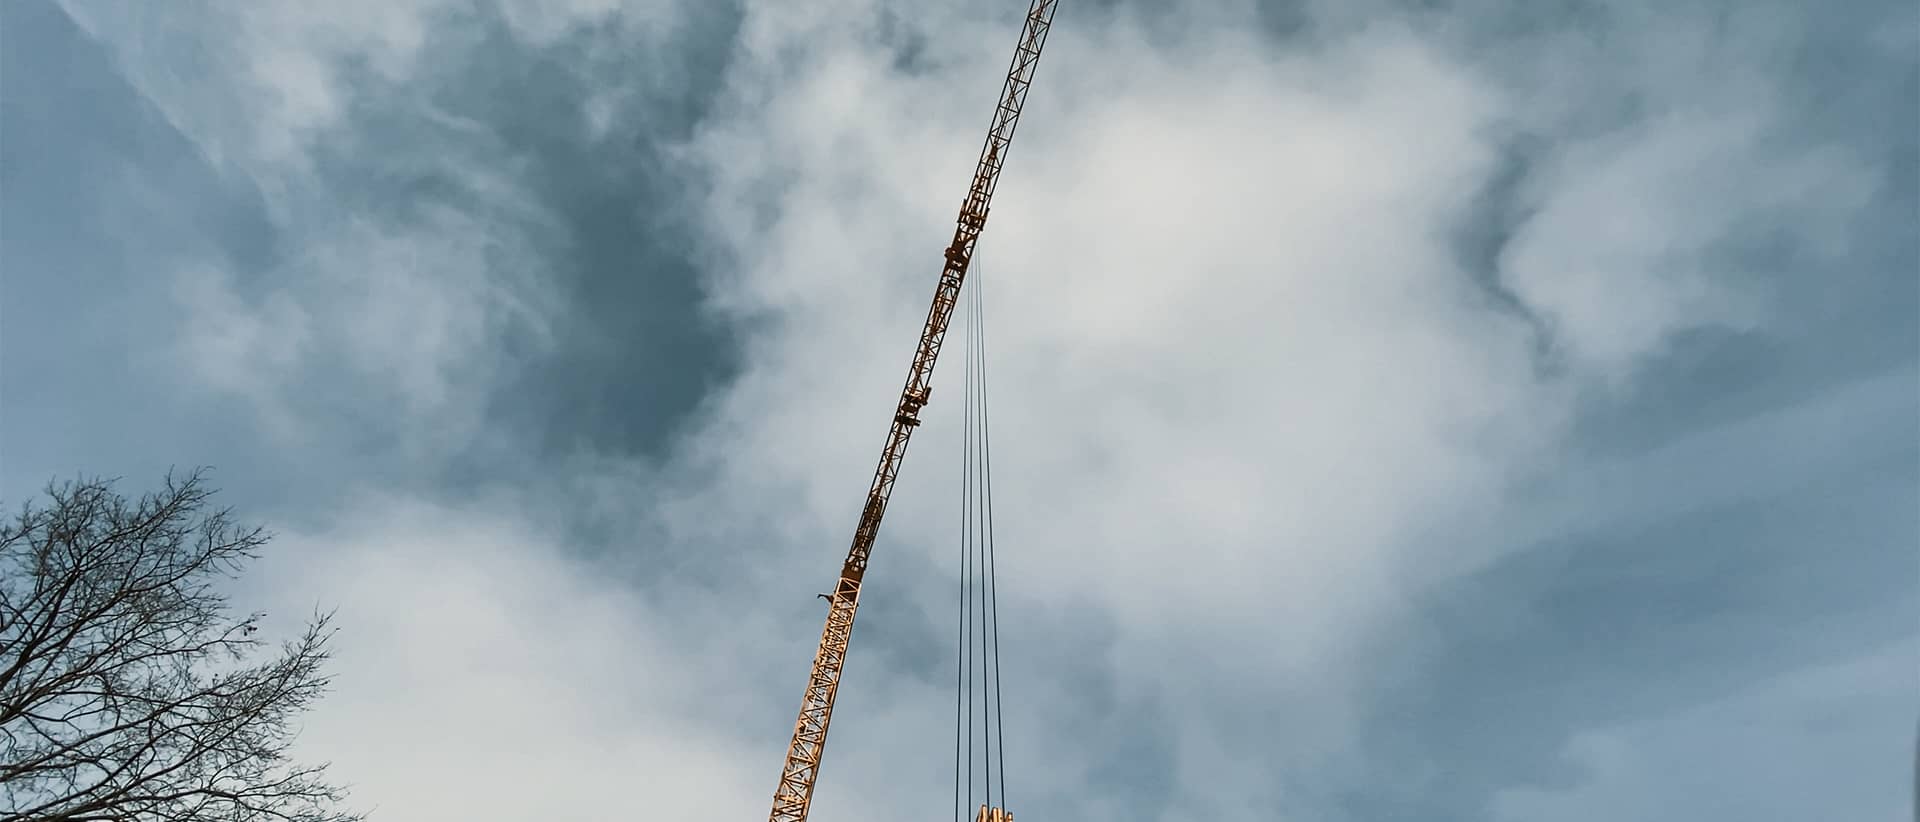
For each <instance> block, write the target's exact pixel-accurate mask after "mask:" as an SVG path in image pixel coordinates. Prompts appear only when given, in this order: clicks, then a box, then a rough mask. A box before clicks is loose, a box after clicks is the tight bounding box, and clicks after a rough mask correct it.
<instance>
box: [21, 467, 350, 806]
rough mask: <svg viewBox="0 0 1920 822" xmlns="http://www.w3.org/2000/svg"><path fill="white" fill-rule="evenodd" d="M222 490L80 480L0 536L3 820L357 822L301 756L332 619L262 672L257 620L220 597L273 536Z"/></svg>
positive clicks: (191, 483) (196, 480)
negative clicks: (122, 488)
mask: <svg viewBox="0 0 1920 822" xmlns="http://www.w3.org/2000/svg"><path fill="white" fill-rule="evenodd" d="M211 493H212V492H211V491H210V490H208V489H207V488H206V487H205V485H204V484H203V482H202V474H201V472H199V471H195V472H193V473H191V474H190V475H188V476H187V477H186V478H184V479H176V478H174V477H172V476H169V477H168V478H167V480H166V482H165V484H164V486H163V487H162V488H161V489H160V490H159V491H157V492H154V493H151V494H147V495H145V496H143V497H141V498H140V499H139V500H137V501H130V500H128V499H126V498H124V497H122V496H120V495H119V494H117V493H115V492H114V490H113V488H112V482H111V481H99V480H93V481H80V482H73V483H67V484H65V485H56V486H53V487H51V488H49V489H48V497H49V500H48V501H47V502H46V503H45V504H43V505H39V506H36V505H33V504H28V505H26V506H24V507H23V508H22V509H21V512H20V514H19V515H18V517H16V518H15V519H14V520H13V521H11V522H6V523H0V822H27V820H34V822H93V821H94V820H126V821H127V822H132V821H133V820H140V821H142V822H144V821H145V820H155V822H157V821H158V820H169V822H214V821H215V820H218V821H219V822H238V821H239V820H249V821H251V820H287V821H288V822H348V820H357V819H359V818H360V817H359V816H357V815H355V814H352V813H349V812H347V811H344V810H340V809H338V808H339V806H340V804H341V802H342V799H343V796H342V792H341V790H340V789H339V788H336V787H334V786H332V785H329V784H328V783H327V782H326V781H325V780H324V776H325V774H324V771H325V765H320V766H302V765H299V764H296V763H294V762H292V761H291V760H290V758H289V757H288V748H289V746H290V744H291V743H292V740H293V727H292V721H293V720H294V719H295V718H296V717H297V716H298V715H299V714H300V713H301V712H302V711H303V710H305V709H306V708H307V707H309V706H310V705H311V704H312V703H313V702H314V700H316V699H317V698H318V697H319V696H320V695H321V693H322V691H324V690H325V688H326V686H327V678H326V677H325V676H324V675H323V674H322V672H321V667H322V664H323V663H324V662H325V661H326V660H327V656H328V652H327V648H326V644H327V640H328V638H329V637H330V635H331V632H330V630H329V629H328V627H327V622H328V617H327V616H326V615H321V616H318V617H316V618H315V619H314V620H313V621H312V622H311V623H310V624H309V625H308V626H307V628H306V630H305V632H304V633H303V634H302V635H301V636H300V637H299V638H298V639H296V640H293V641H291V642H287V643H285V644H284V645H283V646H282V647H281V648H280V649H279V651H278V653H270V654H265V655H264V658H261V657H262V656H263V655H262V653H261V650H262V648H261V646H262V644H263V643H262V642H261V641H260V640H259V639H257V638H255V633H256V632H257V630H258V626H259V621H260V618H261V615H259V614H253V615H249V616H245V617H240V618H234V617H231V616H229V609H228V604H227V600H226V598H225V596H224V595H223V593H222V592H221V590H220V586H221V584H222V583H223V582H225V581H226V580H228V579H231V578H232V577H234V576H235V575H237V573H238V572H239V571H240V569H241V567H242V566H243V565H244V564H245V562H246V561H247V560H249V559H252V558H254V557H255V556H256V553H255V552H256V551H257V549H259V548H260V547H261V546H262V545H264V544H266V542H267V540H268V539H269V537H268V536H267V535H266V534H265V533H264V532H263V531H262V530H261V529H259V528H257V527H254V528H247V527H241V526H238V525H236V524H235V523H234V522H233V521H232V520H231V519H230V517H229V514H228V512H227V511H226V510H224V509H218V510H209V509H208V508H207V502H208V500H209V498H210V496H211Z"/></svg>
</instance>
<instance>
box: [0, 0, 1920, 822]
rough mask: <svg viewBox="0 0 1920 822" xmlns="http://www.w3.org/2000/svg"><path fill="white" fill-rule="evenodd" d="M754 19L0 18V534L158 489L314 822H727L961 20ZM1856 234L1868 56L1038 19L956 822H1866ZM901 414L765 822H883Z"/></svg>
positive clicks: (1685, 9)
mask: <svg viewBox="0 0 1920 822" xmlns="http://www.w3.org/2000/svg"><path fill="white" fill-rule="evenodd" d="M792 5H793V4H779V3H759V2H746V1H745V0H743V1H742V2H728V3H713V2H679V0H625V1H624V2H623V0H569V2H559V3H554V2H545V3H535V2H522V0H497V2H489V3H482V4H469V3H455V2H441V1H440V0H407V1H406V2H384V3H374V2H365V3H357V2H343V3H334V4H325V5H313V4H300V3H279V2H262V3H249V4H233V5H215V4H168V5H164V6H161V5H150V4H132V3H113V2H104V0H103V1H102V2H84V1H83V0H73V2H54V1H53V0H18V2H10V3H8V4H6V6H5V10H4V13H3V15H0V181H3V182H0V287H3V288H4V290H3V291H0V497H4V498H6V499H8V500H15V501H17V500H20V499H22V498H24V497H25V496H27V495H29V494H31V493H33V492H34V491H35V490H37V489H38V488H40V487H41V486H43V485H44V484H45V483H46V481H47V480H49V479H50V478H54V477H67V476H73V475H74V474H76V473H87V474H107V475H117V476H122V477H125V478H126V479H125V481H126V482H127V483H128V485H129V487H130V488H131V487H138V486H140V485H144V484H146V483H149V482H152V481H154V480H156V479H157V478H158V476H159V475H160V474H161V473H162V472H164V471H165V470H166V469H167V468H168V467H169V466H186V465H195V464H211V465H213V466H215V468H216V471H217V473H216V477H217V479H218V482H219V484H220V486H221V487H222V489H223V496H224V497H225V498H226V499H227V501H228V502H230V503H232V504H234V505H236V506H238V507H239V508H240V509H241V510H242V511H243V512H245V513H247V514H249V515H251V516H254V517H256V518H258V519H260V520H263V521H265V522H267V523H268V524H270V525H271V526H272V527H273V528H274V530H275V531H276V532H278V533H279V534H280V537H279V539H278V540H277V541H276V543H275V545H276V546H277V548H276V550H275V551H274V552H273V553H272V554H271V555H270V556H269V557H268V558H267V559H266V561H265V562H263V564H262V565H261V566H260V567H259V568H258V569H257V572H256V573H255V574H253V575H252V576H250V577H249V578H248V579H247V580H246V581H245V584H244V586H243V588H242V589H241V590H240V591H238V592H237V593H236V595H237V596H239V597H240V598H241V599H242V600H244V601H245V602H246V603H247V604H248V605H249V606H250V607H252V606H257V607H261V608H264V609H266V610H268V611H269V613H271V614H275V615H276V616H277V618H281V619H284V620H288V621H289V624H291V621H292V620H297V619H298V618H299V617H300V616H302V615H303V614H305V613H308V612H310V610H311V609H312V608H313V607H315V606H322V607H338V608H339V609H340V611H341V618H342V620H343V622H342V624H343V633H342V634H341V636H340V639H339V643H340V655H339V660H338V661H339V670H340V673H339V676H338V677H337V680H336V681H337V690H336V693H335V694H334V696H333V697H332V698H331V699H330V700H329V701H328V702H327V703H326V704H325V705H324V706H322V707H321V708H320V709H319V710H318V711H317V712H316V713H315V714H314V715H313V716H312V717H310V719H309V722H308V723H307V727H306V733H305V736H304V738H303V742H302V745H303V746H304V747H305V749H306V750H307V751H308V752H309V755H311V756H313V757H315V758H321V759H329V760H331V761H333V762H335V763H336V764H335V768H336V772H337V773H338V775H339V776H341V777H342V778H343V779H344V780H346V781H348V782H351V783H353V784H354V785H355V786H356V797H358V798H359V799H360V801H362V802H363V803H364V804H366V805H367V806H370V807H373V808H375V809H376V810H377V811H379V815H380V816H381V817H384V818H389V819H408V820H414V819H419V820H436V819H448V820H452V819H462V820H466V819H491V818H501V819H512V818H522V817H524V816H528V815H533V814H539V815H542V816H547V817H551V818H568V819H583V820H584V819H614V818H625V817H626V815H627V813H626V810H625V809H626V808H627V807H628V806H629V805H630V803H631V801H632V798H633V796H634V795H635V794H636V790H635V789H636V788H637V789H639V790H638V791H637V792H638V793H641V794H644V795H645V796H646V797H647V800H646V801H647V802H648V804H649V805H650V806H651V807H653V808H655V809H665V810H668V811H670V812H673V813H675V814H677V815H678V816H679V817H683V818H692V819H715V820H718V819H723V818H728V819H731V818H739V817H741V816H742V815H746V816H751V815H752V814H754V813H760V812H763V810H764V806H765V804H766V801H767V798H768V797H769V796H770V795H771V790H772V787H773V783H774V778H775V776H776V775H777V771H778V766H779V759H780V756H781V754H782V752H783V750H784V745H785V741H786V734H787V733H788V732H789V730H790V729H791V723H792V713H793V711H794V710H795V708H796V707H797V699H798V697H799V693H800V688H801V686H802V685H803V683H804V677H805V673H806V666H807V663H808V660H809V658H810V656H811V653H812V648H813V644H814V642H815V641H816V639H817V636H818V630H819V619H820V613H819V610H818V607H817V601H816V600H814V599H813V594H814V593H816V592H817V591H819V590H822V589H823V588H824V586H826V585H828V584H829V583H830V582H831V579H832V575H833V574H834V573H835V572H836V569H837V563H838V561H839V559H840V555H841V554H842V552H843V551H844V548H845V544H846V541H847V538H848V536H849V535H850V533H851V530H852V526H853V523H854V521H855V518H856V516H857V511H858V506H859V504H860V497H861V493H862V491H863V490H864V488H865V483H866V481H867V477H868V473H869V472H870V470H871V463H872V460H873V458H874V456H875V452H876V451H877V450H878V448H879V446H880V444H881V443H880V437H881V434H882V429H883V428H884V426H885V425H886V422H887V415H888V414H889V413H890V412H889V407H890V403H891V402H892V398H893V395H894V393H895V392H896V391H897V389H898V385H897V384H898V381H899V379H900V372H901V370H902V369H903V368H904V367H905V364H906V359H907V357H908V355H909V354H910V353H911V346H912V343H913V340H914V333H915V330H916V326H917V325H918V323H919V322H920V320H921V318H922V317H923V316H924V311H925V306H924V303H925V300H926V299H927V296H928V294H929V293H930V291H931V288H932V283H933V278H934V276H935V274H936V272H937V266H938V264H939V263H938V259H939V248H940V247H941V245H942V244H943V243H944V242H945V234H946V232H947V231H948V230H949V226H950V225H951V220H952V218H953V211H954V209H955V207H956V205H957V203H958V201H959V197H960V195H961V193H962V192H963V190H964V186H965V182H966V176H967V174H968V172H969V171H970V164H971V162H972V159H973V156H974V151H975V150H976V148H977V143H978V140H979V139H980V133H981V131H982V130H983V129H984V128H985V127H986V125H987V118H988V115H989V113H990V110H991V105H992V102H993V99H992V98H993V95H994V93H995V92H996V91H997V89H998V82H999V75H1000V73H1001V72H1002V71H1003V70H1004V67H1005V61H1006V58H1007V53H1008V50H1009V49H1010V48H1011V47H1012V41H1013V35H1014V30H1015V26H1016V25H1017V23H1018V18H1019V15H1020V13H1021V12H1022V10H1023V6H1022V4H987V5H983V4H961V3H919V4H910V3H904V2H890V1H889V0H837V2H833V3H825V4H809V5H808V7H807V8H804V9H802V8H789V6H792ZM1916 225H1920V15H1916V13H1915V11H1914V9H1913V8H1912V5H1911V4H1908V3H1902V2H1896V1H1895V0H1887V1H1886V2H1881V1H1880V0H1859V2H1853V3H1849V4H1844V5H1842V6H1827V7H1822V6H1817V5H1815V4H1812V3H1794V2H1766V3H1738V4H1736V3H1727V2H1682V3H1657V4H1656V3H1640V2H1614V3H1605V4H1601V3H1586V2H1573V1H1572V0H1569V1H1568V2H1556V3H1519V2H1502V1H1500V0H1459V1H1458V2H1452V3H1404V2H1386V0H1380V1H1379V2H1372V1H1369V2H1342V3H1332V2H1315V1H1313V0H1303V1H1302V2H1296V3H1290V4H1280V3H1264V2H1254V0H1241V1H1239V2H1229V3H1219V4H1211V5H1206V6H1204V7H1198V8H1192V7H1182V8H1181V9H1179V10H1175V9H1173V8H1172V7H1169V6H1165V5H1162V4H1153V3H1137V2H1102V3H1085V4H1074V3H1067V4H1063V7H1062V9H1061V11H1060V13H1059V19H1058V26H1057V29H1056V32H1055V35H1054V37H1053V39H1052V40H1051V41H1050V42H1049V46H1048V54H1047V57H1046V59H1045V61H1044V62H1043V65H1042V68H1041V71H1040V77H1039V80H1038V82H1037V85H1036V88H1035V91H1034V92H1033V97H1032V102H1031V105H1030V107H1029V110H1028V117H1027V119H1026V121H1025V122H1024V123H1023V125H1022V129H1021V132H1020V138H1019V142H1018V143H1017V145H1016V147H1015V149H1014V153H1013V156H1012V158H1011V160H1010V165H1009V168H1008V171H1007V176H1006V178H1005V181H1004V183H1003V185H1002V188H1001V191H1000V195H999V199H998V200H997V202H996V208H995V212H994V219H993V222H992V223H991V225H990V227H989V230H988V233H987V235H986V238H985V239H984V240H983V241H982V249H983V251H982V258H981V270H980V272H979V273H980V276H981V277H983V278H984V279H985V280H986V281H987V282H989V283H991V284H992V285H991V291H990V294H992V295H993V297H992V307H991V313H990V315H989V318H988V323H989V324H990V329H991V330H990V333H991V334H992V341H991V351H992V352H993V355H994V357H995V361H994V365H993V372H992V373H993V375H994V385H993V397H994V403H995V411H994V413H995V424H994V426H995V427H994V431H995V435H996V437H995V444H996V446H998V447H996V449H995V452H996V453H995V464H996V468H997V473H996V485H997V486H999V487H998V488H996V491H997V492H998V493H997V494H996V501H1000V500H1005V502H1004V503H1003V504H1002V506H1001V507H1000V509H999V510H998V511H997V513H996V516H997V517H998V523H997V524H998V526H999V527H1000V529H1001V531H1000V534H999V545H1000V546H1002V548H1001V557H1002V569H1001V572H1002V576H1003V585H1004V587H1003V589H1002V593H1003V596H1005V597H1006V599H1005V600H1003V608H1004V610H1003V612H1002V619H1003V623H1004V625H1005V626H1011V627H1014V628H1015V630H1014V631H1013V632H1011V633H1010V635H1009V638H1008V639H1007V641H1006V649H1005V653H1006V654H1007V655H1008V656H1009V659H1008V662H1007V668H1006V673H1005V675H1006V677H1007V685H1008V689H1009V696H1008V702H1007V720H1008V723H1009V729H1008V734H1009V738H1008V754H1009V756H1010V757H1012V761H1013V762H1015V763H1016V773H1017V774H1024V775H1021V776H1018V777H1017V778H1016V779H1014V780H1013V784H1012V786H1011V787H1012V791H1013V796H1014V800H1013V801H1014V803H1015V807H1014V810H1015V812H1016V813H1019V814H1020V815H1021V817H1022V818H1028V817H1031V818H1036V819H1038V818H1092V817H1103V818H1111V819H1123V820H1128V819H1133V820H1242V819H1244V820H1267V819H1280V820H1292V819H1301V820H1305V819H1312V820H1398V819H1430V820H1456V819H1457V820H1496V821H1498V822H1505V820H1521V819H1526V820H1587V819H1601V818H1606V819H1621V818H1634V819H1642V818H1644V819H1665V818H1671V819H1690V820H1691V819H1698V820H1720V819H1726V820H1735V819H1738V820H1783V821H1784V820H1804V819H1816V818H1818V819H1863V820H1864V819H1890V818H1900V817H1902V816H1903V815H1905V814H1907V813H1909V811H1908V810H1907V809H1908V807H1909V805H1910V803H1911V792H1912V788H1913V767H1914V760H1913V750H1914V728H1915V726H1916V721H1920V705H1916V704H1915V700H1914V698H1913V694H1914V693H1915V689H1914V676H1915V674H1916V673H1920V671H1917V670H1916V666H1915V663H1916V661H1920V660H1916V657H1915V645H1914V642H1915V639H1916V633H1917V630H1916V629H1917V628H1920V598H1916V595H1915V594H1916V582H1917V581H1920V580H1917V579H1916V570H1920V569H1916V565H1915V562H1914V560H1915V556H1916V555H1915V549H1916V547H1917V546H1920V510H1917V509H1916V505H1920V438H1916V434H1920V430H1916V420H1920V279H1917V278H1916V277H1915V272H1916V270H1920V230H1916V228H1915V226H1916ZM956 372H957V369H952V370H949V369H943V370H942V371H941V373H940V376H939V378H938V379H937V380H936V382H938V383H940V384H942V385H949V386H950V387H948V388H946V389H944V390H943V392H941V393H944V394H946V395H947V396H949V397H952V398H953V399H949V400H946V401H945V402H941V401H936V402H935V403H934V404H933V405H931V406H929V409H928V412H927V417H928V423H927V425H926V426H925V428H924V429H923V431H922V433H921V434H920V435H919V436H918V437H917V439H916V441H915V445H914V449H913V451H912V453H911V455H910V456H909V458H908V460H907V466H906V469H905V473H904V475H903V479H902V482H901V485H900V488H899V490H898V492H897V494H896V498H895V504H894V507H893V509H892V511H891V512H890V514H889V520H888V526H887V529H886V531H885V533H884V535H883V537H882V540H881V546H880V548H879V550H878V551H877V553H876V559H875V564H874V571H873V573H872V574H871V575H870V576H869V583H870V584H869V586H868V591H867V595H866V599H865V601H864V604H863V609H862V616H861V622H860V625H859V629H858V630H857V632H856V635H855V648H854V651H853V660H852V662H851V663H850V665H849V669H848V679H847V682H846V684H845V685H844V686H843V689H842V693H841V701H840V707H839V710H838V711H837V712H836V716H835V725H834V734H833V741H832V744H831V745H830V748H829V755H828V763H827V765H826V768H825V771H824V775H823V777H822V780H821V786H820V789H819V790H820V792H819V794H818V799H817V802H816V812H817V815H819V816H820V818H840V819H854V820H859V819H883V818H885V819H894V818H903V817H905V816H907V815H909V814H913V813H920V814H927V813H936V814H937V813H945V812H946V809H944V808H942V807H941V805H942V804H943V803H945V802H946V801H947V798H948V797H949V795H950V794H949V790H950V786H949V783H948V782H947V781H946V780H948V779H950V773H951V772H950V770H949V769H950V767H951V763H950V759H949V758H948V757H950V756H951V754H950V753H949V752H948V751H949V747H950V743H951V736H950V734H951V728H950V725H948V724H946V723H948V722H950V714H949V713H947V712H948V711H950V710H951V699H952V694H951V692H950V688H951V679H950V677H951V671H950V670H949V669H948V667H947V666H948V665H949V664H950V663H948V662H947V660H948V659H949V657H950V654H951V647H950V642H951V639H950V637H951V635H952V633H951V626H952V624H953V621H954V620H955V619H956V618H957V615H956V614H954V613H951V610H952V609H951V607H950V604H949V603H950V599H951V597H950V592H951V588H952V586H953V584H954V578H955V574H956V572H957V569H956V568H953V567H950V565H951V562H950V560H949V557H950V554H951V553H952V549H953V545H952V539H953V538H954V533H955V531H956V530H957V529H956V527H955V525H956V523H957V518H958V513H959V512H958V511H956V510H952V508H953V496H954V495H953V494H952V493H951V491H952V490H953V488H952V486H953V484H954V483H957V482H958V481H959V475H958V465H957V462H958V460H957V457H958V455H959V435H960V430H959V426H958V424H957V421H958V414H957V407H958V404H957V397H958V386H957V385H954V383H957V382H958V376H957V373H956ZM943 740H945V741H943Z"/></svg>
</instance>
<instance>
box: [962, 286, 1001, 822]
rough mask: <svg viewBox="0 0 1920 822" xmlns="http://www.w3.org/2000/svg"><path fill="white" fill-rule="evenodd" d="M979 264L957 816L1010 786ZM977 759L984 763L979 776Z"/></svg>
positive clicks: (965, 480) (966, 450) (969, 372)
mask: <svg viewBox="0 0 1920 822" xmlns="http://www.w3.org/2000/svg"><path fill="white" fill-rule="evenodd" d="M974 265H975V274H974V277H973V278H972V279H971V280H969V282H968V286H969V287H968V289H967V291H966V294H965V297H966V299H965V301H964V302H962V303H961V307H962V308H964V309H965V321H964V322H963V323H962V324H961V328H963V329H964V330H965V334H966V345H965V352H966V353H965V357H964V359H965V363H966V365H965V369H966V380H965V388H964V389H963V391H964V396H963V405H964V406H965V413H964V415H963V422H962V430H961V448H962V459H961V503H960V511H961V527H960V569H959V575H960V625H959V628H958V631H957V632H956V633H957V643H956V646H957V647H956V648H955V659H954V685H955V688H954V690H955V693H954V743H953V744H954V763H953V764H954V813H955V819H956V822H958V820H960V819H962V818H963V815H964V814H965V813H966V811H967V809H969V808H971V807H974V806H975V803H974V802H973V801H972V800H973V799H974V791H975V790H976V789H979V790H982V791H983V793H984V797H983V798H984V800H985V802H984V804H985V805H986V806H987V807H997V808H1004V807H1006V790H1007V785H1006V783H1007V779H1006V772H1007V766H1006V734H1005V726H1006V722H1005V706H1004V704H1003V696H1002V695H1003V691H1002V687H1001V666H1000V593H999V582H998V578H997V573H996V571H997V564H998V563H997V556H996V546H995V545H994V522H993V513H994V512H993V469H992V464H993V458H992V439H991V436H990V430H991V426H990V417H989V414H988V403H987V385H986V380H987V368H986V319H985V314H986V312H985V296H984V288H983V286H982V285H981V283H982V280H983V278H982V277H981V276H980V273H979V270H980V269H979V263H978V255H977V252H976V260H975V263H974ZM976 672H977V673H978V677H977V679H976V677H975V674H976ZM976 709H977V712H976ZM996 760H997V762H996ZM976 765H978V766H979V770H978V774H979V776H978V779H977V780H976V777H975V774H976V771H975V766H976ZM996 765H997V767H996ZM996 799H998V801H997V802H996V801H995V800H996Z"/></svg>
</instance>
